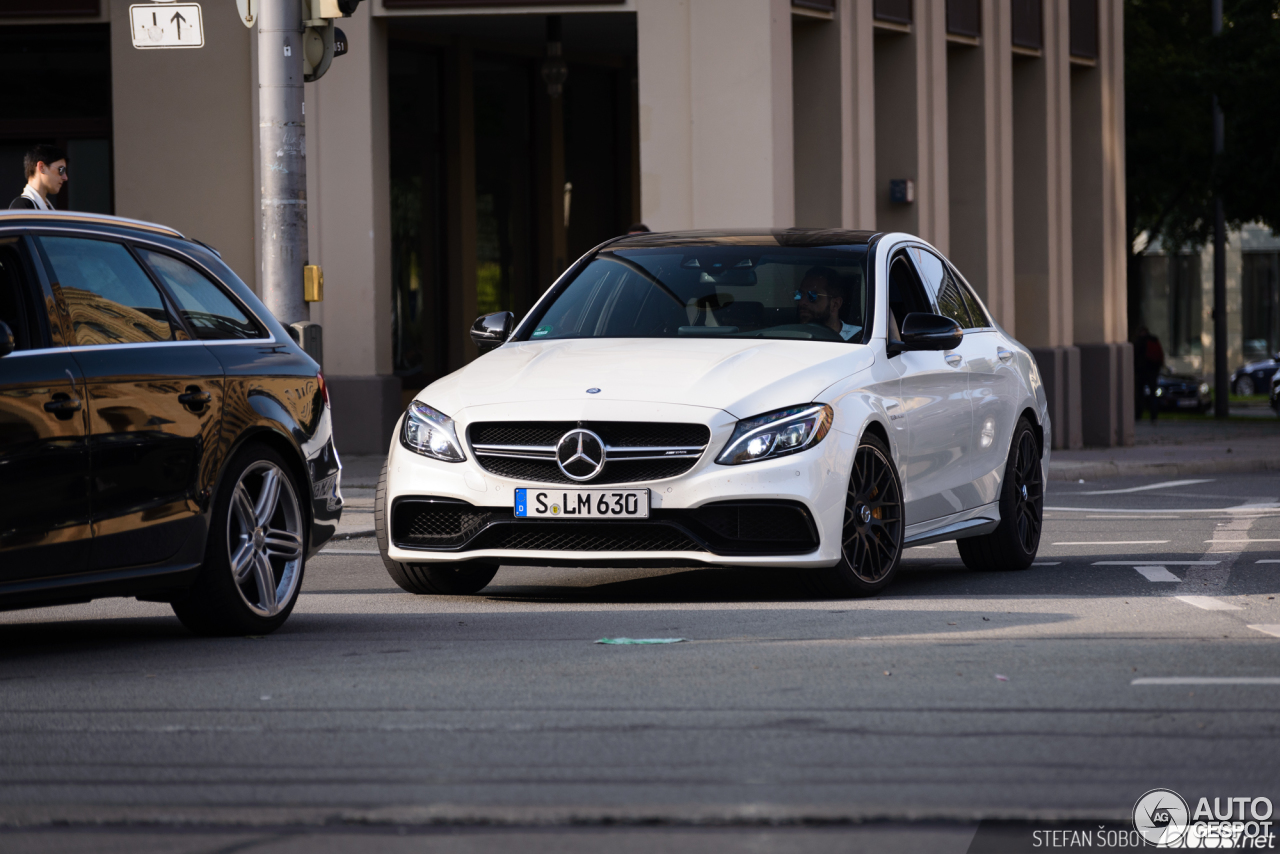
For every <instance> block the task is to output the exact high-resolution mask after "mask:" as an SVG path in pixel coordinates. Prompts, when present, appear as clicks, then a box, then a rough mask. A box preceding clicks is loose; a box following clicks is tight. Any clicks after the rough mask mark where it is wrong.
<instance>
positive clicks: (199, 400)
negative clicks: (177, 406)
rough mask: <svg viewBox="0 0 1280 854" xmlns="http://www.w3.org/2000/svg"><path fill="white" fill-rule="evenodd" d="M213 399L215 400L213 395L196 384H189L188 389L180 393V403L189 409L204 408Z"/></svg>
mask: <svg viewBox="0 0 1280 854" xmlns="http://www.w3.org/2000/svg"><path fill="white" fill-rule="evenodd" d="M211 400H213V395H211V394H209V392H207V391H201V390H200V387H199V386H194V385H189V386H187V390H186V391H185V392H183V393H182V394H180V395H178V403H181V404H182V405H183V406H185V407H187V408H188V409H203V408H204V407H205V405H206V404H207V403H208V402H209V401H211Z"/></svg>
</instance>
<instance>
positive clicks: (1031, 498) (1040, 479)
mask: <svg viewBox="0 0 1280 854" xmlns="http://www.w3.org/2000/svg"><path fill="white" fill-rule="evenodd" d="M1040 460H1041V453H1040V442H1039V440H1038V439H1037V438H1036V434H1035V431H1034V430H1033V429H1032V428H1031V424H1030V423H1029V422H1028V421H1027V419H1025V418H1019V419H1018V424H1017V426H1016V427H1014V429H1013V442H1012V443H1011V444H1010V447H1009V461H1008V462H1007V463H1006V464H1005V476H1004V483H1003V484H1002V485H1001V487H1000V524H999V526H998V527H997V528H996V529H995V530H994V531H992V532H991V533H990V534H985V535H983V536H980V537H967V538H965V539H961V540H957V541H956V546H957V547H958V548H959V549H960V558H961V560H963V561H964V565H965V566H967V567H969V569H987V570H1020V569H1026V568H1027V567H1029V566H1031V564H1032V562H1033V561H1034V560H1035V559H1036V552H1038V551H1039V550H1040V531H1041V528H1042V526H1043V525H1044V473H1043V472H1042V470H1041V464H1040Z"/></svg>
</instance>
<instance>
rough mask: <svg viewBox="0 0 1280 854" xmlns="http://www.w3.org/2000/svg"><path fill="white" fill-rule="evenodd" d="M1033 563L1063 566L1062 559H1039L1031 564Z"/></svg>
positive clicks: (1034, 564) (1036, 564)
mask: <svg viewBox="0 0 1280 854" xmlns="http://www.w3.org/2000/svg"><path fill="white" fill-rule="evenodd" d="M1031 565H1032V566H1061V565H1062V561H1060V560H1038V561H1036V562H1035V563H1033V564H1031Z"/></svg>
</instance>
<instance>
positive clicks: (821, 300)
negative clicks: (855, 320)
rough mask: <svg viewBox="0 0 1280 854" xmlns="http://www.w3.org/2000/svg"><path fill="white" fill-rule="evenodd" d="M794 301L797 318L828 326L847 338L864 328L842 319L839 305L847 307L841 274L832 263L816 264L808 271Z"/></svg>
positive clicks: (801, 320)
mask: <svg viewBox="0 0 1280 854" xmlns="http://www.w3.org/2000/svg"><path fill="white" fill-rule="evenodd" d="M795 301H796V319H797V320H799V321H800V322H801V323H816V324H818V325H819V326H825V327H827V328H828V329H830V330H831V331H832V332H837V333H839V335H840V337H841V338H843V339H844V340H846V341H848V340H849V339H850V338H852V337H853V336H855V335H857V334H858V333H859V332H861V331H862V327H861V326H854V325H853V324H852V323H845V322H844V321H842V320H841V319H840V309H841V308H843V307H844V295H843V294H842V293H841V290H840V274H839V273H837V272H836V271H835V270H832V269H831V268H829V267H814V268H813V269H811V270H809V272H807V273H805V274H804V278H803V279H801V280H800V289H799V290H798V291H796V294H795Z"/></svg>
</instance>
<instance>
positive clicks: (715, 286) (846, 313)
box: [520, 246, 867, 344]
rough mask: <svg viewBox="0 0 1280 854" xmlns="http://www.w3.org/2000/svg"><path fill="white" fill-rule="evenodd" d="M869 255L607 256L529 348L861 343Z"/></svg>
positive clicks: (716, 252)
mask: <svg viewBox="0 0 1280 854" xmlns="http://www.w3.org/2000/svg"><path fill="white" fill-rule="evenodd" d="M866 256H867V251H866V247H865V246H842V247H838V248H830V249H812V248H799V247H779V246H767V247H766V246H702V247H688V246H681V247H660V248H652V249H622V250H616V251H607V250H606V251H604V252H602V253H600V255H599V256H598V257H597V258H595V259H594V260H592V262H591V263H590V264H588V265H587V266H586V267H585V268H584V269H583V270H582V272H581V273H579V274H578V275H577V276H576V277H575V278H574V279H573V281H572V282H570V283H569V285H568V286H567V287H565V288H564V289H563V290H562V291H561V292H560V293H559V294H558V295H557V296H555V298H554V299H553V300H552V301H551V303H550V304H549V305H547V306H545V307H544V308H543V309H542V310H541V312H540V315H539V316H538V317H537V318H536V322H535V323H534V324H533V325H532V329H530V330H529V331H528V332H527V333H523V334H522V335H521V336H520V338H521V339H522V340H530V341H543V340H551V339H557V338H685V337H689V338H698V337H701V338H707V337H717V338H794V339H802V340H814V341H844V342H854V343H858V344H861V343H863V329H864V326H865V325H866V320H865V318H866V312H867V296H866V295H867V276H866V270H865V260H866Z"/></svg>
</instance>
